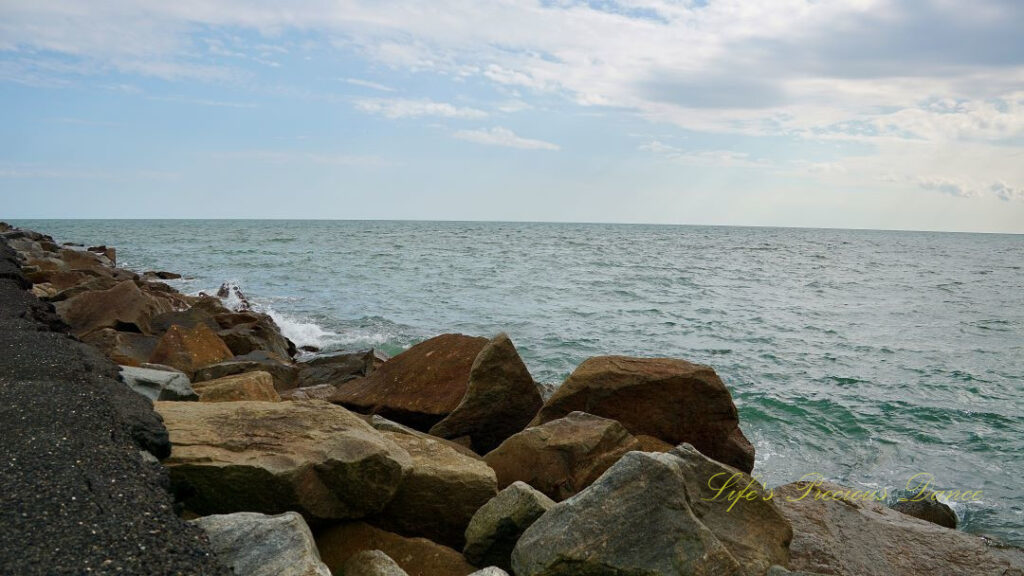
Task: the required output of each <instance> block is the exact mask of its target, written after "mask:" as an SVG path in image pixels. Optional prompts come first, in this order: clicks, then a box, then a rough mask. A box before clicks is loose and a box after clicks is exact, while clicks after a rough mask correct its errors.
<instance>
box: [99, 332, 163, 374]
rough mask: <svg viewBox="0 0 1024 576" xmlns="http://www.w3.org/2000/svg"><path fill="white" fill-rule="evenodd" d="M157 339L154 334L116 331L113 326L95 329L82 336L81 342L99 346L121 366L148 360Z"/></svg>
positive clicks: (133, 364)
mask: <svg viewBox="0 0 1024 576" xmlns="http://www.w3.org/2000/svg"><path fill="white" fill-rule="evenodd" d="M159 340H160V339H159V338H157V337H156V336H147V335H145V334H138V333H135V332H118V331H117V330H114V329H113V328H103V329H101V330H95V331H93V332H90V333H89V334H86V335H84V336H82V342H85V343H86V344H91V345H93V346H95V347H96V348H99V350H100V352H103V354H104V355H106V357H107V358H110V359H111V360H113V361H114V362H116V363H117V364H121V365H123V366H142V365H143V364H145V363H147V362H149V358H150V356H152V355H153V350H155V349H156V344H157V342H159Z"/></svg>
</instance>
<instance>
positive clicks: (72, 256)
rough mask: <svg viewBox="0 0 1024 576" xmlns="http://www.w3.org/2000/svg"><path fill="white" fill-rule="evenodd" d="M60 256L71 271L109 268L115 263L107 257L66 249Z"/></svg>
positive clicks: (85, 251)
mask: <svg viewBox="0 0 1024 576" xmlns="http://www.w3.org/2000/svg"><path fill="white" fill-rule="evenodd" d="M58 255H59V257H60V259H61V260H63V261H64V263H65V264H67V266H68V268H69V269H71V270H89V269H95V268H107V267H109V266H112V265H113V263H112V262H111V261H110V260H108V259H107V258H106V257H103V256H100V255H99V254H95V253H93V252H89V251H87V250H70V249H67V248H64V249H61V251H60V252H59V254H58Z"/></svg>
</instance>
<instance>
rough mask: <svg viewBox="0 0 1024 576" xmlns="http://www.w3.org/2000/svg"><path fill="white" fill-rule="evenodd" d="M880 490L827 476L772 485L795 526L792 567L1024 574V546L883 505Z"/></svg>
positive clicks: (901, 573)
mask: <svg viewBox="0 0 1024 576" xmlns="http://www.w3.org/2000/svg"><path fill="white" fill-rule="evenodd" d="M878 498H881V496H880V495H877V494H876V495H874V496H873V495H872V494H871V493H870V492H868V491H856V490H854V489H851V488H846V487H844V486H840V485H837V484H833V483H830V482H823V481H815V482H806V481H805V482H794V483H792V484H786V485H785V486H781V487H779V488H776V489H775V502H776V504H778V506H779V509H780V510H781V511H782V513H783V514H785V516H786V518H788V519H789V521H790V523H792V525H793V543H792V545H791V546H790V562H789V568H790V569H791V570H804V571H808V572H821V573H824V574H843V575H845V574H857V575H859V576H883V575H885V576H911V575H917V574H957V575H958V576H973V575H979V576H980V575H982V574H986V575H991V574H999V575H1001V576H1002V575H1007V576H1008V575H1010V574H1014V575H1018V576H1019V575H1021V574H1024V550H1021V549H1020V548H1010V547H1000V546H994V545H992V544H990V542H989V541H988V540H986V539H984V538H980V537H978V536H973V535H971V534H967V533H965V532H960V531H957V530H950V529H948V528H944V527H942V526H938V525H936V524H933V523H931V522H928V521H925V520H921V519H918V518H914V517H912V516H908V515H906V514H902V513H900V512H896V511H895V510H891V509H889V508H886V507H885V506H884V505H883V504H882V503H880V502H879V501H878Z"/></svg>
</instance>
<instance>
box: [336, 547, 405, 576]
mask: <svg viewBox="0 0 1024 576" xmlns="http://www.w3.org/2000/svg"><path fill="white" fill-rule="evenodd" d="M341 573H342V574H344V575H345V576H409V574H408V573H407V572H406V571H405V570H402V567H401V566H399V565H398V563H397V562H395V561H394V560H392V559H391V557H390V556H388V555H387V554H385V553H383V552H381V551H380V550H363V551H362V552H356V553H355V554H353V555H352V556H350V557H349V559H348V561H346V562H345V567H344V568H342V570H341Z"/></svg>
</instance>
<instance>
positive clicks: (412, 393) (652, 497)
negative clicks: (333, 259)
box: [0, 224, 1024, 576]
mask: <svg viewBox="0 0 1024 576" xmlns="http://www.w3.org/2000/svg"><path fill="white" fill-rule="evenodd" d="M116 257H117V252H116V250H115V249H113V248H111V247H107V246H96V247H92V248H84V247H74V246H68V245H59V244H57V243H56V242H54V241H53V239H52V238H50V237H48V236H44V235H42V234H38V233H35V232H32V231H27V230H19V229H16V228H12V227H10V226H7V225H4V224H0V304H2V306H0V350H2V351H3V354H0V368H2V369H3V370H2V372H0V411H2V414H0V416H2V417H0V434H2V435H3V436H2V437H3V438H4V442H3V443H2V445H0V455H2V456H3V460H0V461H2V462H3V463H4V465H3V467H2V468H0V470H2V472H0V479H2V481H3V484H2V486H3V488H4V490H3V491H0V503H2V504H3V508H2V512H0V520H2V521H0V573H2V574H86V573H90V574H113V573H117V574H228V573H231V572H232V571H233V572H234V573H236V574H249V575H262V574H267V575H270V574H275V575H288V576H290V575H295V576H327V575H329V574H334V575H335V576H357V575H382V576H401V575H409V576H471V575H472V576H508V574H514V575H515V576H559V575H587V576H630V575H637V576H640V575H643V576H676V575H678V576H681V575H687V574H707V575H742V576H763V575H770V576H781V575H783V574H837V575H860V574H866V575H874V574H879V575H881V574H886V575H912V574H936V575H938V574H963V575H974V574H978V575H981V574H999V575H1001V576H1010V575H1018V576H1019V575H1024V552H1022V551H1021V550H1020V549H1017V548H1012V547H1006V546H998V545H993V544H992V543H991V542H990V541H989V540H986V539H983V538H979V537H977V536H972V535H969V534H966V533H964V532H961V531H957V530H954V529H951V528H949V527H946V526H951V525H955V524H954V522H955V515H954V517H953V519H950V517H949V516H950V515H951V511H949V510H948V508H946V509H943V508H941V505H940V504H938V503H928V504H927V505H917V506H904V507H902V508H900V509H901V510H903V511H905V512H907V513H909V514H913V516H912V515H908V514H904V513H903V512H901V511H899V509H898V510H893V509H889V508H885V507H884V506H882V505H880V504H877V503H870V502H869V503H865V502H862V501H852V500H845V501H844V500H843V499H842V498H834V497H828V498H825V497H822V498H818V497H814V495H819V494H824V493H831V492H834V491H836V490H841V487H836V486H833V485H828V484H826V483H821V484H819V485H811V486H807V485H804V484H792V485H787V486H783V487H781V488H776V489H774V490H772V489H768V488H765V487H763V486H761V485H760V484H759V483H757V482H756V481H755V480H754V479H753V478H752V477H751V476H750V475H749V473H750V472H751V470H752V468H753V464H754V450H753V447H752V446H751V445H750V443H749V442H748V441H747V439H746V437H745V436H744V434H743V432H742V431H741V430H740V427H739V424H740V423H739V417H738V413H737V410H736V406H735V405H734V403H733V401H732V396H731V395H730V393H729V390H728V389H727V388H726V386H725V384H724V383H723V382H722V381H721V379H719V377H718V376H717V375H716V373H715V371H714V370H713V369H712V368H710V367H708V366H702V365H699V364H692V363H689V362H686V361H684V360H680V359H670V358H629V357H622V356H602V357H597V358H591V359H588V360H586V361H585V362H583V363H582V364H581V365H580V366H579V367H578V368H577V369H576V370H575V371H574V372H573V373H572V375H570V376H569V378H568V379H567V380H566V381H565V383H564V384H562V385H561V387H560V388H558V389H557V390H554V391H552V390H550V386H549V385H544V384H538V383H536V382H534V380H533V378H532V376H531V375H530V372H529V370H528V369H527V367H526V365H525V363H524V362H523V360H522V359H521V358H520V357H519V353H518V351H517V350H516V347H515V345H514V344H513V342H512V340H511V339H510V338H509V337H508V336H507V335H505V334H498V335H497V336H494V337H493V338H486V337H478V336H467V335H462V334H444V335H441V336H437V337H435V338H431V339H429V340H426V341H424V342H421V343H419V344H417V345H415V346H413V347H411V348H409V349H408V350H406V351H405V352H403V353H401V354H398V355H397V356H395V357H394V358H390V359H388V358H387V357H385V356H383V355H381V354H380V353H379V352H376V351H373V350H360V351H345V352H335V353H331V354H322V355H317V356H313V357H312V358H311V357H309V355H308V354H306V355H301V356H299V355H298V350H297V349H296V347H295V345H294V343H292V342H290V341H289V340H288V339H287V338H286V337H285V336H284V335H283V334H282V333H281V330H280V328H279V327H278V326H277V325H276V324H275V323H274V320H273V318H271V317H270V316H268V315H266V314H263V313H261V312H259V307H258V306H257V305H255V304H254V303H253V302H252V301H250V300H249V299H248V298H246V297H245V295H244V294H242V293H241V291H240V290H239V289H238V288H237V287H236V286H232V285H224V286H222V287H221V289H220V290H218V291H217V295H207V294H199V295H195V296H193V295H187V294H181V293H179V292H178V291H177V290H175V289H174V288H173V287H172V286H171V284H174V283H175V281H176V279H177V278H178V275H177V274H175V273H173V272H163V271H161V272H151V271H149V272H144V273H141V274H140V273H138V272H135V271H131V270H126V269H123V268H119V267H117V265H116V262H117V261H116ZM165 281H166V283H165ZM229 303H231V304H232V305H231V306H229V305H228V304H229ZM726 484H728V486H731V487H732V488H730V489H727V488H728V487H727V488H723V486H726ZM800 494H805V495H806V494H812V496H810V497H804V498H798V497H797V496H799V495H800ZM914 516H918V517H914ZM184 518H189V519H190V520H189V521H185V520H184ZM920 518H926V519H928V520H932V522H928V521H925V520H922V519H920ZM939 524H944V525H939Z"/></svg>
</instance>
